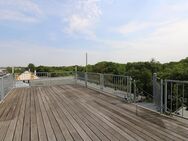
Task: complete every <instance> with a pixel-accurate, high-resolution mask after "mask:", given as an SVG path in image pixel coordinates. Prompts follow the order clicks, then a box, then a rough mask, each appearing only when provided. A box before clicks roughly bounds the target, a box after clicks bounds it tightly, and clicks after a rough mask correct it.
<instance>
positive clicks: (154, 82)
mask: <svg viewBox="0 0 188 141" xmlns="http://www.w3.org/2000/svg"><path fill="white" fill-rule="evenodd" d="M156 86H157V73H154V74H153V102H154V104H157V101H156V100H157V89H156Z"/></svg>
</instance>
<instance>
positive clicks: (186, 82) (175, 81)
mask: <svg viewBox="0 0 188 141" xmlns="http://www.w3.org/2000/svg"><path fill="white" fill-rule="evenodd" d="M165 81H166V82H173V83H185V84H188V81H185V80H170V79H165Z"/></svg>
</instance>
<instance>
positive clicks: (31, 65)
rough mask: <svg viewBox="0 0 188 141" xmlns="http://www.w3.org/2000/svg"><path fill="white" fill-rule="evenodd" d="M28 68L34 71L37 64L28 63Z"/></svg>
mask: <svg viewBox="0 0 188 141" xmlns="http://www.w3.org/2000/svg"><path fill="white" fill-rule="evenodd" d="M28 69H30V71H31V72H34V71H35V65H34V64H32V63H30V64H29V65H28Z"/></svg>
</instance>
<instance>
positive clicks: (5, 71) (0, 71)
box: [0, 68, 7, 77]
mask: <svg viewBox="0 0 188 141" xmlns="http://www.w3.org/2000/svg"><path fill="white" fill-rule="evenodd" d="M6 74H7V70H6V69H2V68H1V69H0V77H1V76H3V75H6Z"/></svg>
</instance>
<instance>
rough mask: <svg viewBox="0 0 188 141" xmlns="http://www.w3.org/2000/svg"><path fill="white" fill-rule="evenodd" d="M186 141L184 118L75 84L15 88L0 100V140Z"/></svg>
mask: <svg viewBox="0 0 188 141" xmlns="http://www.w3.org/2000/svg"><path fill="white" fill-rule="evenodd" d="M31 140H32V141H73V140H75V141H82V140H85V141H100V140H104V141H110V140H112V141H118V140H121V141H127V140H130V141H136V140H137V141H145V140H146V141H160V140H166V141H171V140H174V141H181V140H182V141H187V140H188V123H186V121H185V122H184V121H178V120H176V119H173V118H169V117H166V116H162V115H160V114H157V113H155V112H152V111H149V110H146V109H142V108H139V110H138V115H136V114H135V105H133V104H126V103H124V102H122V101H121V100H119V99H116V98H113V97H110V96H107V95H104V94H100V93H98V92H96V91H93V90H90V89H86V88H84V87H81V86H78V85H61V86H48V87H30V88H17V89H14V90H12V91H11V93H10V94H9V95H7V97H6V98H5V100H4V101H3V102H1V104H0V141H31Z"/></svg>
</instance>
